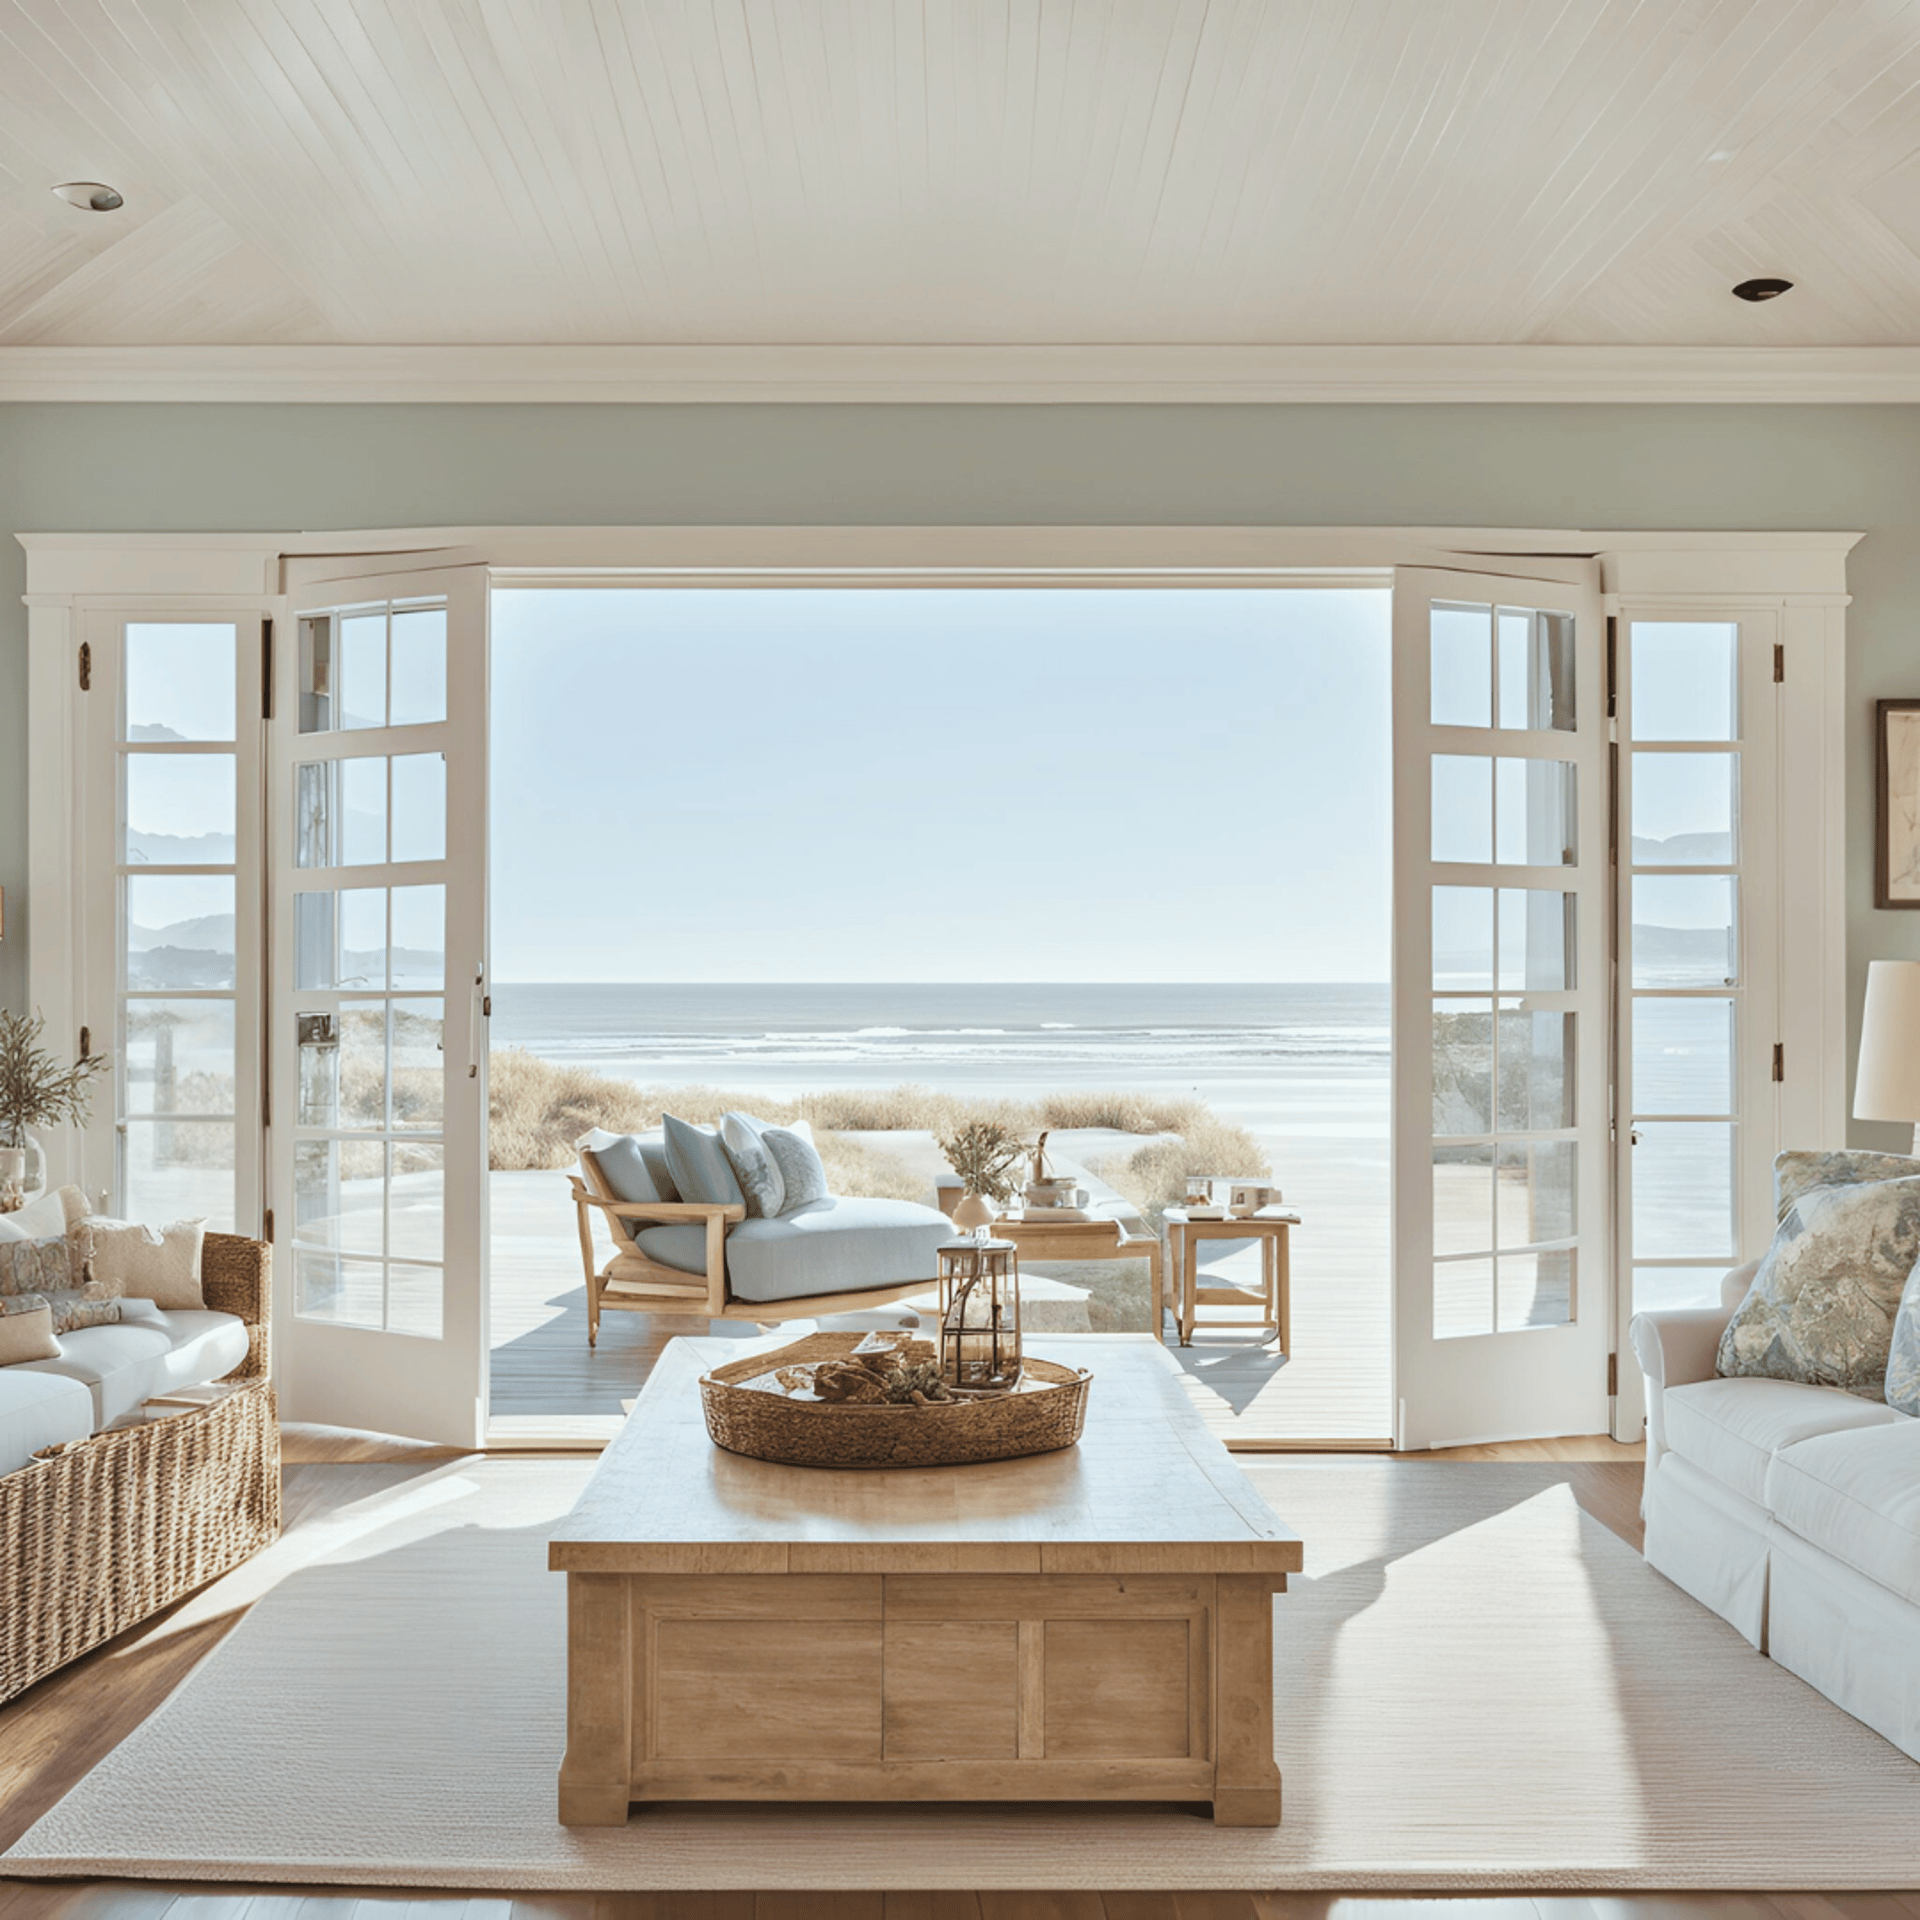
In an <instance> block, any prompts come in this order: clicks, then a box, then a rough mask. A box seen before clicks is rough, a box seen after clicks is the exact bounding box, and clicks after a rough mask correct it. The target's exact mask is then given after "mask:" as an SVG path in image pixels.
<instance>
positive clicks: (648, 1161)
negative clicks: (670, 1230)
mask: <svg viewBox="0 0 1920 1920" xmlns="http://www.w3.org/2000/svg"><path fill="white" fill-rule="evenodd" d="M580 1144H581V1146H583V1147H584V1148H585V1149H586V1150H587V1151H588V1152H589V1153H591V1154H592V1155H593V1157H594V1159H595V1160H597V1161H598V1162H599V1163H600V1177H601V1178H602V1179H603V1180H605V1181H606V1183H607V1190H608V1191H609V1192H610V1193H611V1194H612V1195H613V1197H614V1198H615V1199H616V1200H677V1199H679V1197H680V1195H679V1191H678V1190H677V1189H676V1188H675V1186H674V1184H673V1175H672V1173H671V1172H669V1171H668V1168H667V1143H666V1141H665V1140H664V1139H662V1138H660V1137H659V1136H658V1135H656V1136H655V1137H654V1138H652V1139H643V1138H642V1137H641V1136H640V1135H639V1134H635V1133H602V1132H601V1131H600V1130H599V1128H597V1127H596V1128H595V1129H594V1130H593V1132H592V1133H590V1134H588V1135H587V1137H586V1138H585V1139H584V1140H582V1141H581V1142H580Z"/></svg>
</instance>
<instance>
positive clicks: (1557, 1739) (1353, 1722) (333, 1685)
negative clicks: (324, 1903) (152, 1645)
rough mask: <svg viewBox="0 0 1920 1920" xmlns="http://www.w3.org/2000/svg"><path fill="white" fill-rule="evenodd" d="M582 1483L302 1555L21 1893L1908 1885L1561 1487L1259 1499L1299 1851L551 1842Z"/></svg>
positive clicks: (1127, 1816)
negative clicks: (105, 1885)
mask: <svg viewBox="0 0 1920 1920" xmlns="http://www.w3.org/2000/svg"><path fill="white" fill-rule="evenodd" d="M586 1471H587V1468H586V1465H585V1464H584V1463H580V1462H550V1463H548V1462H537V1461H505V1460H503V1461H489V1462H458V1463H454V1464H452V1465H450V1466H448V1467H446V1468H443V1469H440V1470H438V1471H436V1472H434V1473H432V1474H430V1475H427V1476H424V1477H417V1478H414V1479H412V1480H410V1481H408V1482H406V1483H405V1484H404V1485H401V1486H398V1487H395V1488H393V1489H391V1490H389V1491H387V1492H383V1493H381V1494H378V1495H376V1496H374V1497H372V1498H369V1499H365V1500H362V1501H361V1502H359V1503H358V1504H356V1505H355V1506H353V1507H351V1508H349V1509H347V1510H345V1511H342V1512H338V1513H335V1514H332V1515H330V1516H329V1517H328V1519H327V1520H326V1521H325V1522H324V1523H318V1524H309V1525H308V1526H306V1527H303V1528H302V1529H301V1530H300V1531H299V1532H298V1533H297V1534H296V1535H293V1536H290V1537H289V1538H288V1539H287V1540H286V1541H284V1542H282V1543H281V1545H280V1546H278V1547H276V1548H274V1549H273V1550H272V1554H271V1555H270V1556H267V1557H266V1558H265V1559H264V1560H263V1561H262V1562H261V1563H256V1564H257V1566H258V1568H259V1573H260V1577H261V1579H262V1580H263V1581H266V1580H271V1581H272V1584H271V1585H270V1587H268V1590H267V1591H266V1592H265V1594H264V1597H263V1598H261V1599H260V1601H259V1602H258V1604H256V1605H255V1606H254V1608H253V1609H252V1611H251V1612H250V1613H249V1614H248V1615H247V1617H246V1618H245V1619H244V1620H243V1621H242V1622H241V1624H240V1625H239V1627H238V1628H237V1629H236V1630H235V1631H234V1632H233V1633H232V1634H231V1635H230V1636H229V1637H228V1638H227V1639H226V1640H225V1641H224V1642H223V1643H222V1644H221V1645H220V1646H218V1647H217V1648H216V1649H215V1650H214V1651H213V1652H212V1653H211V1654H210V1655H209V1656H208V1657H207V1659H206V1660H205V1661H204V1662H203V1663H202V1664H201V1665H200V1666H199V1667H198V1668H197V1669H196V1670H195V1671H194V1672H193V1674H192V1675H190V1676H189V1678H188V1679H187V1680H186V1681H185V1682H184V1683H183V1685H182V1686H181V1687H180V1689H179V1690H178V1692H176V1693H175V1694H174V1696H173V1697H172V1699H170V1700H169V1701H168V1702H167V1703H166V1705H165V1706H163V1707H162V1708H161V1709H160V1711H159V1712H158V1713H156V1714H155V1715H154V1716H153V1717H152V1718H151V1719H150V1720H148V1721H147V1722H146V1723H145V1724H144V1725H143V1726H142V1727H141V1728H140V1729H139V1730H138V1731H137V1732H136V1733H135V1734H134V1735H133V1736H132V1737H131V1738H130V1739H128V1740H127V1741H126V1742H125V1743H124V1744H123V1745H121V1746H120V1747H119V1748H118V1749H117V1750H116V1751H115V1752H113V1753H112V1754H111V1755H109V1756H108V1758H107V1759H106V1760H105V1761H104V1762H103V1763H102V1764H101V1765H100V1766H99V1767H97V1768H96V1769H95V1770H94V1771H93V1773H91V1774H90V1775H89V1776H88V1777H87V1778H86V1779H85V1780H83V1781H82V1782H81V1783H80V1785H79V1786H78V1787H76V1788H75V1790H74V1791H73V1792H72V1793H71V1794H69V1795H68V1796H67V1798H66V1799H65V1800H63V1801H62V1802H61V1803H60V1804H59V1805H58V1806H57V1807H55V1808H54V1809H53V1810H52V1811H51V1812H50V1813H48V1814H47V1816H46V1817H45V1818H44V1819H42V1820H41V1821H40V1822H39V1823H38V1824H37V1825H36V1826H34V1827H33V1828H32V1829H31V1830H30V1831H29V1832H28V1833H27V1834H26V1835H25V1836H24V1837H23V1838H22V1839H21V1841H20V1843H19V1844H18V1845H17V1846H16V1847H14V1848H13V1849H12V1851H11V1852H9V1853H7V1854H6V1855H5V1856H3V1857H0V1874H8V1873H11V1874H41V1875H50V1874H82V1875H102V1874H107V1875H137V1876H142V1877H153V1878H160V1879H169V1880H176V1879H177V1880H190V1881H198V1880H227V1879H237V1880H244V1881H253V1882H258V1881H320V1882H330V1883H338V1884H348V1885H407V1886H451V1887H468V1888H542V1889H554V1890H572V1889H645V1888H713V1889H718V1888H728V1887H757V1888H788V1887H792V1888H829V1889H830V1888H836V1887H838V1888H846V1887H859V1888H873V1889H879V1888H926V1887H944V1886H963V1887H968V1888H975V1889H985V1888H1000V1887H1029V1888H1047V1887H1069V1886H1071V1887H1088V1886H1096V1887H1102V1888H1113V1889H1124V1888H1133V1887H1152V1888H1183V1887H1194V1888H1199V1887H1208V1888H1229V1887H1260V1888H1269V1889H1287V1888H1300V1889H1327V1888H1363V1889H1381V1890H1393V1889H1408V1890H1411V1889H1431V1890H1435V1891H1446V1890H1458V1889H1480V1888H1585V1889H1602V1888H1637V1889H1653V1888H1676V1887H1701V1886H1710V1887H1719V1888H1749V1887H1750V1888H1773V1889H1792V1888H1829V1889H1834V1888H1865V1887H1882V1886H1885V1887H1891V1886H1905V1885H1911V1884H1912V1882H1913V1877H1914V1871H1915V1868H1914V1862H1915V1859H1916V1840H1915V1835H1916V1834H1917V1833H1920V1767H1916V1766H1915V1765H1914V1764H1913V1762H1911V1761H1909V1760H1907V1759H1906V1758H1905V1757H1904V1756H1903V1755H1901V1754H1900V1753H1898V1752H1897V1751H1896V1750H1895V1749H1894V1748H1892V1747H1890V1746H1888V1745H1887V1744H1886V1743H1885V1742H1884V1741H1882V1740H1881V1739H1880V1738H1879V1737H1878V1736H1877V1735H1875V1734H1872V1733H1870V1732H1868V1731H1867V1730H1866V1728H1864V1727H1862V1726H1860V1725H1859V1724H1858V1723H1857V1722H1855V1721H1853V1720H1851V1719H1849V1718H1848V1717H1847V1716H1846V1715H1845V1714H1843V1713H1841V1712H1840V1711H1839V1709H1838V1708H1836V1707H1833V1706H1831V1705H1829V1704H1828V1703H1827V1702H1826V1701H1825V1700H1823V1699H1822V1698H1821V1697H1820V1696H1819V1695H1818V1694H1816V1693H1814V1692H1813V1691H1812V1689H1810V1688H1808V1687H1806V1686H1804V1685H1803V1684H1802V1683H1801V1682H1799V1681H1798V1680H1795V1679H1794V1678H1793V1677H1792V1676H1791V1675H1789V1674H1787V1673H1786V1672H1784V1671H1783V1670H1782V1669H1780V1668H1779V1667H1776V1666H1774V1665H1773V1664H1772V1663H1771V1662H1769V1661H1767V1660H1765V1659H1762V1658H1761V1657H1760V1656H1759V1655H1757V1654H1755V1653H1754V1652H1753V1651H1752V1649H1751V1648H1749V1647H1748V1646H1747V1645H1746V1643H1745V1642H1744V1641H1742V1640H1741V1639H1740V1638H1739V1637H1738V1636H1737V1635H1736V1634H1735V1633H1733V1631H1732V1630H1731V1629H1730V1628H1728V1627H1726V1626H1724V1625H1723V1624H1722V1623H1721V1622H1720V1621H1718V1620H1717V1619H1715V1618H1714V1617H1713V1616H1712V1615H1711V1614H1709V1613H1707V1612H1706V1611H1705V1610H1704V1609H1702V1608H1700V1607H1698V1606H1696V1605H1695V1604H1694V1603H1693V1602H1692V1601H1690V1600H1688V1599H1687V1598H1685V1597H1684V1596H1683V1595H1682V1594H1680V1593H1679V1592H1678V1591H1677V1590H1676V1589H1674V1588H1673V1587H1670V1586H1669V1585H1668V1584H1667V1583H1666V1582H1665V1581H1664V1580H1662V1579H1661V1578H1660V1577H1659V1576H1658V1575H1657V1574H1655V1573H1653V1572H1652V1571H1651V1570H1650V1569H1648V1568H1647V1566H1646V1565H1645V1564H1644V1563H1643V1562H1642V1561H1641V1560H1640V1558H1639V1557H1638V1556H1637V1555H1636V1554H1635V1553H1634V1552H1633V1551H1632V1550H1631V1549H1630V1548H1629V1547H1628V1546H1626V1545H1625V1544H1624V1543H1623V1542H1622V1541H1621V1540H1619V1539H1618V1538H1617V1537H1616V1536H1614V1535H1613V1534H1611V1533H1609V1532H1608V1531H1607V1530H1606V1529H1605V1528H1603V1527H1602V1526H1600V1525H1599V1524H1598V1523H1597V1522H1595V1521H1593V1520H1590V1519H1589V1518H1587V1517H1586V1516H1585V1515H1584V1514H1582V1513H1581V1512H1580V1511H1579V1509H1578V1508H1577V1507H1576V1505H1575V1504H1574V1501H1573V1498H1572V1496H1571V1494H1570V1493H1569V1492H1568V1490H1567V1489H1566V1487H1565V1486H1564V1485H1561V1484H1558V1483H1555V1482H1554V1481H1553V1480H1552V1477H1551V1473H1550V1471H1549V1470H1548V1469H1544V1468H1537V1467H1515V1466H1491V1465H1464V1464H1441V1463H1405V1462H1385V1461H1376V1462H1363V1463H1320V1462H1313V1463H1287V1464H1280V1465H1274V1466H1259V1467H1254V1468H1253V1469H1252V1477H1253V1479H1254V1480H1255V1482H1256V1484H1258V1486H1259V1487H1260V1490H1261V1492H1262V1493H1263V1494H1264V1495H1265V1496H1266V1498H1267V1499H1268V1500H1269V1501H1270V1502H1271V1503H1272V1505H1273V1506H1274V1507H1275V1509H1276V1510H1277V1511H1278V1512H1279V1513H1280V1514H1281V1515H1282V1516H1283V1517H1284V1518H1285V1519H1286V1520H1287V1522H1288V1523H1289V1524H1290V1525H1291V1526H1293V1527H1294V1529H1295V1530H1296V1531H1297V1532H1299V1533H1300V1534H1301V1535H1302V1536H1303V1537H1304V1539H1305V1541H1306V1551H1307V1570H1306V1573H1305V1574H1304V1576H1296V1577H1295V1579H1294V1581H1293V1585H1292V1590H1291V1591H1290V1592H1288V1593H1287V1594H1285V1595H1282V1596H1280V1597H1279V1598H1278V1599H1276V1601H1275V1609H1276V1628H1277V1631H1276V1669H1277V1671H1276V1675H1275V1679H1276V1686H1275V1694H1276V1699H1277V1703H1278V1705H1277V1747H1278V1753H1279V1759H1280V1767H1281V1773H1282V1776H1283V1780H1284V1792H1285V1807H1286V1814H1285V1820H1284V1822H1283V1824H1282V1825H1281V1826H1280V1827H1279V1828H1278V1829H1275V1830H1271V1831H1262V1830H1249V1829H1244V1828H1242V1829H1216V1828H1215V1827H1214V1826H1213V1825H1212V1823H1211V1821H1210V1820H1209V1819H1207V1818H1206V1817H1205V1816H1204V1815H1203V1814H1201V1813H1197V1812H1196V1811H1194V1810H1193V1809H1190V1808H1182V1807H1172V1806H1168V1807H1159V1806H1139V1807H1132V1806H1073V1807H1058V1806H1035V1805H1002V1806H990V1805H970V1806H942V1807H927V1806H914V1805H908V1806H873V1805H862V1806H817V1807H816V1806H743V1807H722V1806H701V1807H681V1808H672V1807H653V1808H649V1809H646V1810H643V1811H641V1812H639V1813H637V1814H636V1815H635V1816H634V1817H633V1819H632V1820H631V1821H630V1822H629V1824H628V1825H627V1827H626V1828H624V1829H594V1830H582V1831H569V1830H567V1829H565V1828H562V1827H561V1826H559V1825H558V1824H557V1823H556V1821H555V1818H554V1771H555V1768H556V1766H557V1764H558V1761H559V1757H560V1749H561V1744H562V1723H561V1673H562V1643H561V1598H562V1588H563V1585H564V1582H563V1581H562V1579H561V1577H560V1576H559V1575H556V1574H549V1573H548V1572H546V1571H545V1569H544V1552H543V1542H544V1536H545V1532H546V1530H547V1529H548V1528H549V1527H550V1526H551V1524H552V1523H553V1521H554V1520H555V1519H556V1518H557V1517H558V1516H559V1515H560V1514H561V1513H563V1512H564V1511H565V1510H566V1508H567V1507H568V1506H569V1505H570V1504H571V1502H572V1500H573V1498H574V1496H575V1494H576V1493H577V1491H578V1489H579V1487H580V1485H581V1484H582V1481H583V1479H584V1477H585V1473H586Z"/></svg>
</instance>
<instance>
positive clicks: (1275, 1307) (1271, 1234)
mask: <svg viewBox="0 0 1920 1920" xmlns="http://www.w3.org/2000/svg"><path fill="white" fill-rule="evenodd" d="M1299 1224H1300V1216H1299V1215H1298V1214H1297V1213H1253V1214H1243V1215H1240V1216H1238V1217H1237V1218H1236V1217H1234V1216H1231V1215H1230V1216H1229V1217H1228V1218H1226V1219H1224V1220H1194V1219H1191V1218H1189V1217H1188V1215H1187V1214H1186V1213H1185V1212H1184V1211H1183V1210H1182V1209H1180V1208H1177V1207H1170V1208H1169V1209H1168V1210H1167V1252H1168V1255H1169V1261H1170V1264H1171V1265H1172V1268H1173V1317H1174V1321H1175V1324H1176V1326H1177V1327H1178V1329H1179V1334H1180V1344H1181V1345H1182V1346H1183V1347H1189V1346H1191V1345H1192V1344H1193V1330H1194V1328H1195V1327H1197V1326H1201V1325H1208V1326H1233V1327H1244V1326H1245V1325H1246V1324H1247V1323H1246V1322H1245V1321H1244V1320H1219V1321H1206V1322H1203V1321H1202V1320H1201V1318H1200V1309H1201V1308H1202V1307H1250V1306H1257V1307H1259V1308H1260V1309H1261V1311H1262V1313H1263V1315H1264V1318H1262V1319H1260V1320H1258V1321H1255V1322H1254V1323H1253V1324H1254V1325H1255V1326H1256V1327H1257V1328H1259V1329H1260V1331H1261V1332H1262V1334H1263V1335H1265V1334H1267V1333H1271V1334H1273V1335H1274V1336H1277V1338H1278V1340H1279V1343H1280V1351H1281V1352H1282V1353H1284V1354H1286V1355H1287V1356H1288V1357H1289V1358H1291V1357H1292V1355H1293V1306H1292V1299H1293V1250H1292V1239H1291V1236H1292V1231H1293V1229H1294V1228H1295V1227H1297V1226H1298V1225H1299ZM1203 1240H1256V1241H1258V1242H1259V1245H1260V1291H1259V1292H1258V1293H1257V1294H1250V1293H1246V1292H1243V1291H1242V1290H1241V1289H1240V1288H1239V1287H1203V1286H1201V1285H1200V1282H1199V1253H1200V1242H1201V1241H1203ZM1156 1319H1157V1314H1156Z"/></svg>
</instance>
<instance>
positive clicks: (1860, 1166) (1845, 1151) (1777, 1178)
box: [1773, 1147, 1920, 1220]
mask: <svg viewBox="0 0 1920 1920" xmlns="http://www.w3.org/2000/svg"><path fill="white" fill-rule="evenodd" d="M1914 1175H1920V1160H1915V1159H1913V1158H1912V1157H1911V1156H1909V1155H1907V1154H1904V1153H1865V1152H1860V1151H1856V1150H1855V1149H1854V1148H1851V1147H1842V1148H1839V1149H1838V1150H1836V1151H1833V1152H1827V1153H1805V1152H1800V1151H1797V1150H1793V1149H1789V1150H1788V1151H1787V1152H1785V1153H1779V1154H1775V1155H1774V1159H1773V1217H1774V1218H1775V1219H1776V1220H1784V1219H1785V1218H1786V1217H1787V1213H1788V1211H1789V1210H1790V1209H1791V1207H1792V1206H1793V1203H1794V1202H1795V1201H1796V1200H1798V1199H1799V1198H1800V1196H1801V1195H1802V1194H1803V1193H1811V1192H1812V1191H1813V1189H1814V1188H1815V1187H1858V1186H1864V1185H1871V1184H1873V1183H1874V1182H1877V1181H1881V1180H1905V1179H1908V1178H1910V1177H1912V1176H1914Z"/></svg>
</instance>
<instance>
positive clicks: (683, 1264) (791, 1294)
mask: <svg viewBox="0 0 1920 1920" xmlns="http://www.w3.org/2000/svg"><path fill="white" fill-rule="evenodd" d="M952 1238H953V1222H952V1221H951V1220H949V1219H948V1218H947V1216H946V1215H945V1214H944V1213H940V1212H938V1211H936V1210H935V1209H934V1208H932V1207H922V1206H917V1205H915V1204H914V1202H912V1201H910V1200H853V1199H829V1200H816V1201H814V1202H813V1203H812V1204H811V1205H809V1206H804V1207H801V1208H798V1209H797V1210H796V1211H794V1212H792V1213H783V1214H782V1215H781V1216H780V1217H779V1218H778V1219H777V1220H743V1221H741V1223H740V1224H739V1225H738V1226H737V1227H735V1228H734V1229H733V1231H732V1232H731V1233H729V1234H728V1235H727V1284H728V1286H729V1288H730V1289H731V1290H732V1291H733V1292H734V1293H735V1294H737V1295H738V1296H739V1297H740V1298H741V1299H742V1300H768V1301H772V1300H797V1299H801V1298H804V1297H805V1296H806V1295H808V1294H822V1293H858V1292H860V1291H861V1290H862V1289H864V1288H867V1287H887V1286H896V1285H898V1284H900V1283H901V1282H903V1281H912V1280H925V1281H926V1282H927V1284H928V1285H929V1286H931V1285H932V1284H933V1282H934V1280H935V1279H936V1277H937V1276H938V1273H939V1262H938V1260H937V1259H936V1258H935V1252H936V1249H937V1248H938V1247H939V1246H940V1245H941V1243H942V1242H943V1241H947V1240H951V1239H952ZM640 1250H641V1252H643V1253H644V1254H646V1256H647V1257H648V1258H649V1259H650V1260H657V1261H659V1263H660V1264H661V1265H662V1266H663V1267H677V1268H678V1269H679V1270H680V1271H681V1272H683V1273H698V1272H700V1271H701V1270H702V1268H703V1266H704V1264H705V1260H706V1238H705V1234H704V1232H703V1231H702V1229H701V1228H699V1227H697V1226H684V1227H682V1226H672V1227H649V1228H648V1229H647V1231H646V1232H645V1233H643V1234H642V1235H641V1236H640Z"/></svg>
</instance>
